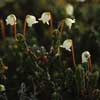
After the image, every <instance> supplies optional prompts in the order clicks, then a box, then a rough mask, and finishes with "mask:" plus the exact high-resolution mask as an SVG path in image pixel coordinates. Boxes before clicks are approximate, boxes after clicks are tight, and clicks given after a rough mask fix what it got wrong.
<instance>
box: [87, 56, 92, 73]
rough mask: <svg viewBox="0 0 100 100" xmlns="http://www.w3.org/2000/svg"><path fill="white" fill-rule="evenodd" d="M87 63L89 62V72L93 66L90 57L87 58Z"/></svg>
mask: <svg viewBox="0 0 100 100" xmlns="http://www.w3.org/2000/svg"><path fill="white" fill-rule="evenodd" d="M88 63H89V70H90V72H91V73H92V71H93V66H92V62H91V57H90V58H89V61H88Z"/></svg>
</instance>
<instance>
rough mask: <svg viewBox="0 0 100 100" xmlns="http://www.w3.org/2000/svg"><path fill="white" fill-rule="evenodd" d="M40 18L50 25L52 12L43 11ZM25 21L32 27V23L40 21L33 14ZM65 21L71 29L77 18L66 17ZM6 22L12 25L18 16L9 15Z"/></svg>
mask: <svg viewBox="0 0 100 100" xmlns="http://www.w3.org/2000/svg"><path fill="white" fill-rule="evenodd" d="M69 8H70V7H69ZM38 20H39V21H42V22H43V24H45V23H46V24H47V25H49V21H50V20H51V13H50V12H43V13H42V15H41V18H39V19H38ZM25 21H26V23H27V25H28V27H32V25H34V24H36V23H38V21H37V20H36V17H35V16H33V15H27V16H26V18H25ZM64 22H65V24H66V25H67V26H68V27H69V29H71V26H72V24H73V23H75V19H71V18H65V19H64ZM6 23H7V25H8V24H9V25H11V26H13V25H14V24H16V16H15V15H14V14H10V15H9V16H7V18H6Z"/></svg>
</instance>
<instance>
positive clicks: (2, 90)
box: [0, 84, 6, 92]
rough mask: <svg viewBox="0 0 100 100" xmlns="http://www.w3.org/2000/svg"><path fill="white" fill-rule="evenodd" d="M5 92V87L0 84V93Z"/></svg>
mask: <svg viewBox="0 0 100 100" xmlns="http://www.w3.org/2000/svg"><path fill="white" fill-rule="evenodd" d="M5 90H6V88H5V86H4V85H3V84H0V92H4V91H5Z"/></svg>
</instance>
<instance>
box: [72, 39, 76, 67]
mask: <svg viewBox="0 0 100 100" xmlns="http://www.w3.org/2000/svg"><path fill="white" fill-rule="evenodd" d="M72 57H73V65H74V66H76V61H75V52H74V44H73V41H72Z"/></svg>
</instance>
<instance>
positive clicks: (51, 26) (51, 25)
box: [50, 14, 53, 37]
mask: <svg viewBox="0 0 100 100" xmlns="http://www.w3.org/2000/svg"><path fill="white" fill-rule="evenodd" d="M50 17H51V18H50V34H51V37H52V33H53V21H52V15H51V14H50Z"/></svg>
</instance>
